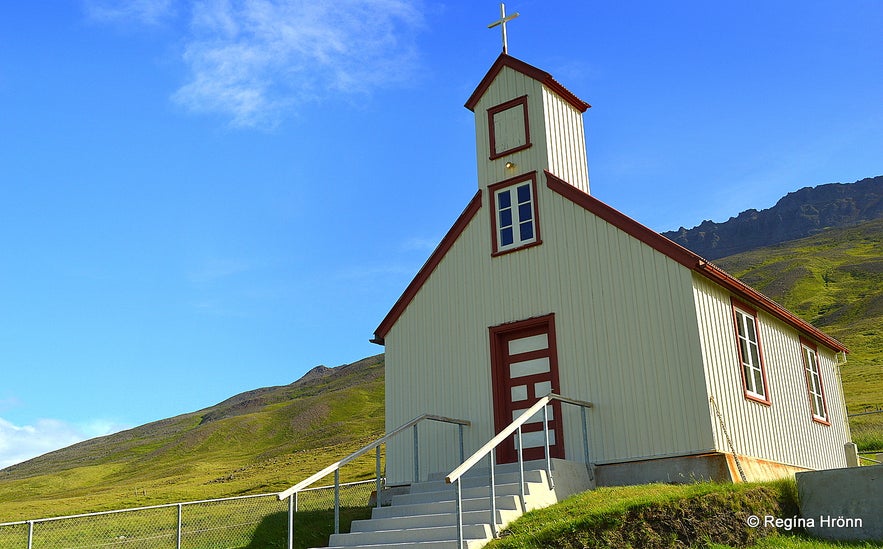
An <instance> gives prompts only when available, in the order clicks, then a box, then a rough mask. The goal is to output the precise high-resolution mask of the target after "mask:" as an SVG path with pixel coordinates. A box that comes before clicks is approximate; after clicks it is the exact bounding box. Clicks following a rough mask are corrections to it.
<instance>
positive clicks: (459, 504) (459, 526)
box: [456, 478, 463, 549]
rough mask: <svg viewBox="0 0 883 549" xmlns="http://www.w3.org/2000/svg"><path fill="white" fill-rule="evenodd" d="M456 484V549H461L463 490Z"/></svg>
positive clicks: (458, 481) (458, 483)
mask: <svg viewBox="0 0 883 549" xmlns="http://www.w3.org/2000/svg"><path fill="white" fill-rule="evenodd" d="M456 482H457V549H463V488H462V486H461V485H460V479H459V478H458V479H457V480H456Z"/></svg>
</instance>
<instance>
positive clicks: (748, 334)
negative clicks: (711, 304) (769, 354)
mask: <svg viewBox="0 0 883 549" xmlns="http://www.w3.org/2000/svg"><path fill="white" fill-rule="evenodd" d="M733 318H734V320H735V322H736V342H737V344H738V348H739V363H740V366H741V373H742V388H743V390H744V392H745V397H746V398H748V399H750V400H755V401H758V402H762V403H764V404H770V395H769V388H768V387H767V379H766V370H765V368H764V364H763V355H762V353H761V346H760V338H759V337H758V330H757V312H756V311H755V310H754V309H752V308H750V307H747V306H746V305H744V304H742V303H739V302H737V301H735V300H733Z"/></svg>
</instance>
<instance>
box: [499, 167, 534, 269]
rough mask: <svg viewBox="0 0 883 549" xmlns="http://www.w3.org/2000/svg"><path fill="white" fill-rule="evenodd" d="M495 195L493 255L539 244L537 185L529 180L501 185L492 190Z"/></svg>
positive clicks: (531, 176)
mask: <svg viewBox="0 0 883 549" xmlns="http://www.w3.org/2000/svg"><path fill="white" fill-rule="evenodd" d="M490 190H491V193H492V194H491V196H493V211H492V216H493V219H492V220H491V222H492V226H493V227H492V228H493V237H494V242H493V254H494V255H497V254H501V253H506V252H510V251H514V250H517V249H520V248H524V247H526V246H529V245H533V244H539V243H540V238H539V224H538V223H539V222H538V216H537V200H536V184H535V179H534V177H533V174H531V175H530V176H529V178H528V179H524V178H523V177H522V178H521V179H520V180H519V181H514V182H506V181H504V182H502V183H498V184H496V185H492V186H491V187H490Z"/></svg>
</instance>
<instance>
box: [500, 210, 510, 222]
mask: <svg viewBox="0 0 883 549" xmlns="http://www.w3.org/2000/svg"><path fill="white" fill-rule="evenodd" d="M510 225H512V208H507V209H505V210H500V227H509V226H510Z"/></svg>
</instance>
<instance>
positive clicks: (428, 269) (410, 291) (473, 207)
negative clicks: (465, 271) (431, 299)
mask: <svg viewBox="0 0 883 549" xmlns="http://www.w3.org/2000/svg"><path fill="white" fill-rule="evenodd" d="M480 209H481V190H479V191H478V192H476V193H475V196H473V197H472V200H470V201H469V204H468V205H467V206H466V209H464V210H463V213H461V214H460V217H458V218H457V221H455V222H454V225H453V226H452V227H451V228H450V230H449V231H448V233H447V234H446V235H445V236H444V238H442V240H441V242H439V244H438V246H437V247H436V248H435V250H434V251H433V252H432V255H430V256H429V259H427V260H426V263H424V264H423V266H422V267H421V268H420V270H419V271H418V272H417V276H415V277H414V280H412V281H411V283H410V284H408V287H407V288H405V291H404V292H403V293H402V295H401V297H399V299H398V301H396V302H395V305H393V306H392V309H390V311H389V313H387V314H386V317H385V318H384V319H383V321H382V322H381V323H380V326H378V327H377V329H376V330H374V339H372V340H371V343H377V344H378V345H383V344H384V343H383V338H384V337H386V334H387V333H389V330H390V328H392V326H393V324H395V323H396V321H397V320H398V319H399V317H400V316H401V315H402V313H404V312H405V309H406V308H407V307H408V304H410V303H411V300H412V299H414V296H416V295H417V292H418V291H420V288H421V287H422V286H423V284H424V283H426V280H427V279H428V278H429V276H430V275H431V274H432V272H433V271H435V268H436V267H438V264H439V263H441V260H442V259H443V258H444V257H445V255H446V254H447V253H448V250H450V249H451V247H452V246H453V245H454V242H456V241H457V239H458V238H460V235H461V234H463V231H464V230H466V226H467V225H469V222H470V221H472V218H473V217H475V214H477V213H478V210H480Z"/></svg>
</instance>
